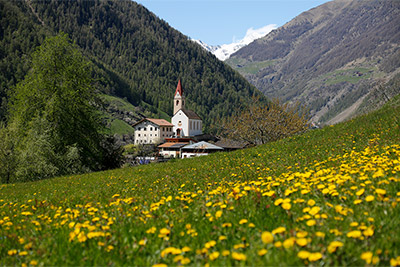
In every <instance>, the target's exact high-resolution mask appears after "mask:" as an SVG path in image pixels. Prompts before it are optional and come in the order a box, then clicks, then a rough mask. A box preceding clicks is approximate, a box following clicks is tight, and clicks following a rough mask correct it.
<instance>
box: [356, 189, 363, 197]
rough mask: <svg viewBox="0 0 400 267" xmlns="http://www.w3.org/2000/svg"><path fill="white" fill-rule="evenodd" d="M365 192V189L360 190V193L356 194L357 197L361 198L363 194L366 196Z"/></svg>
mask: <svg viewBox="0 0 400 267" xmlns="http://www.w3.org/2000/svg"><path fill="white" fill-rule="evenodd" d="M364 192H365V189H364V188H361V189H360V190H358V191H357V192H356V195H357V196H361V195H362V194H364Z"/></svg>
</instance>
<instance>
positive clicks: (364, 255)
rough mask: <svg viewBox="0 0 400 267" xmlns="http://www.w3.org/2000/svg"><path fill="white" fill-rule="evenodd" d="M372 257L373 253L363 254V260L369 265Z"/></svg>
mask: <svg viewBox="0 0 400 267" xmlns="http://www.w3.org/2000/svg"><path fill="white" fill-rule="evenodd" d="M372 256H373V254H372V252H371V251H367V252H363V253H362V254H361V259H362V260H364V261H365V262H366V263H367V264H371V262H372Z"/></svg>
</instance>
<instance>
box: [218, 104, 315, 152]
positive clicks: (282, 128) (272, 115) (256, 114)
mask: <svg viewBox="0 0 400 267" xmlns="http://www.w3.org/2000/svg"><path fill="white" fill-rule="evenodd" d="M307 114H308V112H306V110H305V109H304V108H303V107H302V106H300V105H299V104H296V105H289V104H281V103H280V102H279V100H273V101H271V102H270V103H269V104H268V105H262V104H261V103H260V102H259V101H258V100H257V99H256V98H255V99H253V104H252V105H251V106H250V107H249V109H247V110H244V111H242V112H240V113H238V114H236V115H233V116H231V117H230V118H228V119H226V120H224V121H223V122H222V123H221V127H220V132H221V134H222V136H223V137H225V138H228V139H232V140H236V141H240V142H244V143H247V144H250V145H259V144H265V143H268V142H272V141H276V140H279V139H282V138H285V137H288V136H291V135H294V134H296V133H301V132H304V131H305V130H307V129H308V128H309V124H308V120H307V117H306V115H307Z"/></svg>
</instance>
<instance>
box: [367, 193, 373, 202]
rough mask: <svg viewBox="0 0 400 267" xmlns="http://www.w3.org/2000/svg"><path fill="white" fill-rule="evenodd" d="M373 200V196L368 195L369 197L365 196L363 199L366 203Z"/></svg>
mask: <svg viewBox="0 0 400 267" xmlns="http://www.w3.org/2000/svg"><path fill="white" fill-rule="evenodd" d="M374 199H375V197H374V196H373V195H369V196H366V197H365V201H367V202H371V201H373V200H374Z"/></svg>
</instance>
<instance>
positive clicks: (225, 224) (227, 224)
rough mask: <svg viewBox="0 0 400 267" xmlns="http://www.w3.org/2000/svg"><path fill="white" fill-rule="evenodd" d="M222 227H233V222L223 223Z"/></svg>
mask: <svg viewBox="0 0 400 267" xmlns="http://www.w3.org/2000/svg"><path fill="white" fill-rule="evenodd" d="M222 227H224V228H226V227H232V224H231V223H223V224H222Z"/></svg>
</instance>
